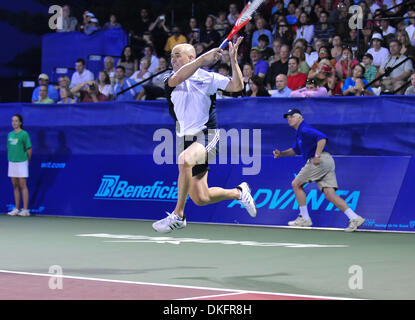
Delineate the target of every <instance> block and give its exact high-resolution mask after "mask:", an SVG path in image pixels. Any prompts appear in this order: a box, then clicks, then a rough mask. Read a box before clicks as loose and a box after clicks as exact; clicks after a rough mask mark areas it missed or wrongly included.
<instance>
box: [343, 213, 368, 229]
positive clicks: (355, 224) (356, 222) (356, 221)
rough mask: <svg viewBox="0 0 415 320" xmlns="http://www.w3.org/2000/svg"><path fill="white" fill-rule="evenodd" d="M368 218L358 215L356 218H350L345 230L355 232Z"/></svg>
mask: <svg viewBox="0 0 415 320" xmlns="http://www.w3.org/2000/svg"><path fill="white" fill-rule="evenodd" d="M365 220H366V219H364V218H362V217H361V216H357V218H356V219H353V220H350V221H349V226H348V227H347V228H346V229H344V231H345V232H353V231H355V230H356V229H357V228H359V227H360V226H361V225H362V224H363V223H364V222H365Z"/></svg>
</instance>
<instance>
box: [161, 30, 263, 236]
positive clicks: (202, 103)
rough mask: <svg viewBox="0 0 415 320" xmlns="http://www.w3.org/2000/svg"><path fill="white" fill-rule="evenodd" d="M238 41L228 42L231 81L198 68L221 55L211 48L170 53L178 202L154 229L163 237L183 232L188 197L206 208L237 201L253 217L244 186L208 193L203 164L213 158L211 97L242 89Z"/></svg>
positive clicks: (167, 82)
mask: <svg viewBox="0 0 415 320" xmlns="http://www.w3.org/2000/svg"><path fill="white" fill-rule="evenodd" d="M242 39H243V38H241V37H240V38H238V40H237V41H236V43H235V45H233V44H232V43H231V42H230V43H229V55H230V58H231V67H232V78H231V79H229V78H228V77H225V76H222V75H220V74H218V73H214V72H208V71H205V70H203V69H202V67H205V66H210V65H211V64H212V63H213V62H215V61H217V60H218V59H219V58H220V57H221V54H222V50H221V49H219V48H215V49H212V50H210V51H208V52H206V53H205V54H203V55H201V56H199V57H198V58H196V52H195V49H194V47H193V46H192V45H190V44H178V45H176V46H175V47H174V48H173V50H172V55H171V64H172V67H173V73H172V74H171V75H170V76H168V77H167V79H166V80H165V85H166V92H167V100H168V104H169V110H170V114H171V116H172V117H173V119H174V120H175V121H176V134H177V136H178V137H179V138H181V139H180V140H181V141H180V142H181V149H180V150H184V151H183V152H181V153H180V155H179V158H178V160H179V178H178V183H177V185H178V199H177V203H176V207H175V209H174V211H173V212H172V213H168V216H167V217H166V218H164V219H161V220H159V221H157V222H155V223H154V224H153V228H154V230H156V231H158V232H162V233H167V232H171V231H172V230H174V229H181V228H184V227H186V217H185V214H184V207H185V204H186V199H187V197H188V195H190V198H191V199H192V201H193V202H194V203H195V204H196V205H198V206H202V205H208V204H212V203H216V202H220V201H223V200H231V199H236V200H238V201H239V202H240V203H241V204H242V205H243V206H244V207H245V208H246V209H247V210H248V213H249V214H250V215H251V216H252V217H255V216H256V213H257V210H256V205H255V202H254V200H253V198H252V196H251V190H250V188H249V186H248V184H247V183H246V182H243V183H241V184H240V185H239V186H238V187H236V188H234V189H222V188H218V187H214V188H209V187H208V183H207V176H208V170H209V165H208V161H209V160H211V159H212V158H214V157H216V151H217V145H218V142H219V130H218V129H217V128H218V125H217V119H216V106H215V97H216V92H217V90H218V89H221V90H224V91H227V92H238V91H241V90H242V89H243V87H244V84H243V80H242V72H241V70H240V68H239V66H238V61H237V52H238V47H239V45H240V43H241V41H242Z"/></svg>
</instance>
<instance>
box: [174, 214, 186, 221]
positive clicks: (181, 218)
mask: <svg viewBox="0 0 415 320" xmlns="http://www.w3.org/2000/svg"><path fill="white" fill-rule="evenodd" d="M174 214H175V215H176V216H177V217H178V218H179V220H180V221H181V220H183V219H184V216H183V217H181V216H179V215H178V214H177V213H176V212H174Z"/></svg>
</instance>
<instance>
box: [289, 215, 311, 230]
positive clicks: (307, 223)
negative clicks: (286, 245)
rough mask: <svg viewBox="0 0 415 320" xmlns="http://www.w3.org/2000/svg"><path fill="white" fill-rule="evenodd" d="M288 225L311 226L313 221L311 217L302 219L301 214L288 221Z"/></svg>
mask: <svg viewBox="0 0 415 320" xmlns="http://www.w3.org/2000/svg"><path fill="white" fill-rule="evenodd" d="M288 225H289V226H291V227H311V226H312V225H313V222H311V219H304V218H303V217H302V216H298V218H297V219H295V220H293V221H290V222H288Z"/></svg>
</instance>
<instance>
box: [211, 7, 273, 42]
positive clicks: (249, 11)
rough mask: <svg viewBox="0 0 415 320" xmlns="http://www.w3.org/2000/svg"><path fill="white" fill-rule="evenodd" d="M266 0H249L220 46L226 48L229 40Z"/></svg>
mask: <svg viewBox="0 0 415 320" xmlns="http://www.w3.org/2000/svg"><path fill="white" fill-rule="evenodd" d="M264 2H265V0H254V1H253V2H248V3H247V4H246V6H245V7H244V9H243V10H242V12H241V14H240V15H239V17H238V20H236V22H235V25H234V26H233V28H232V30H231V32H230V33H229V35H228V36H227V37H226V39H225V40H223V42H222V43H221V45H220V46H219V48H220V49H222V50H223V49H225V48H226V46H227V45H228V42H229V41H230V40H231V39H232V38H233V37H234V36H235V35H236V34H237V33H238V32H239V31H240V30H241V29H242V28H243V27H244V26H245V25H246V24H247V23H248V22H249V21H250V20H251V19H252V15H253V14H254V12H255V11H256V10H257V9H258V8H259V7H260V6H261V4H262V3H264Z"/></svg>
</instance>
